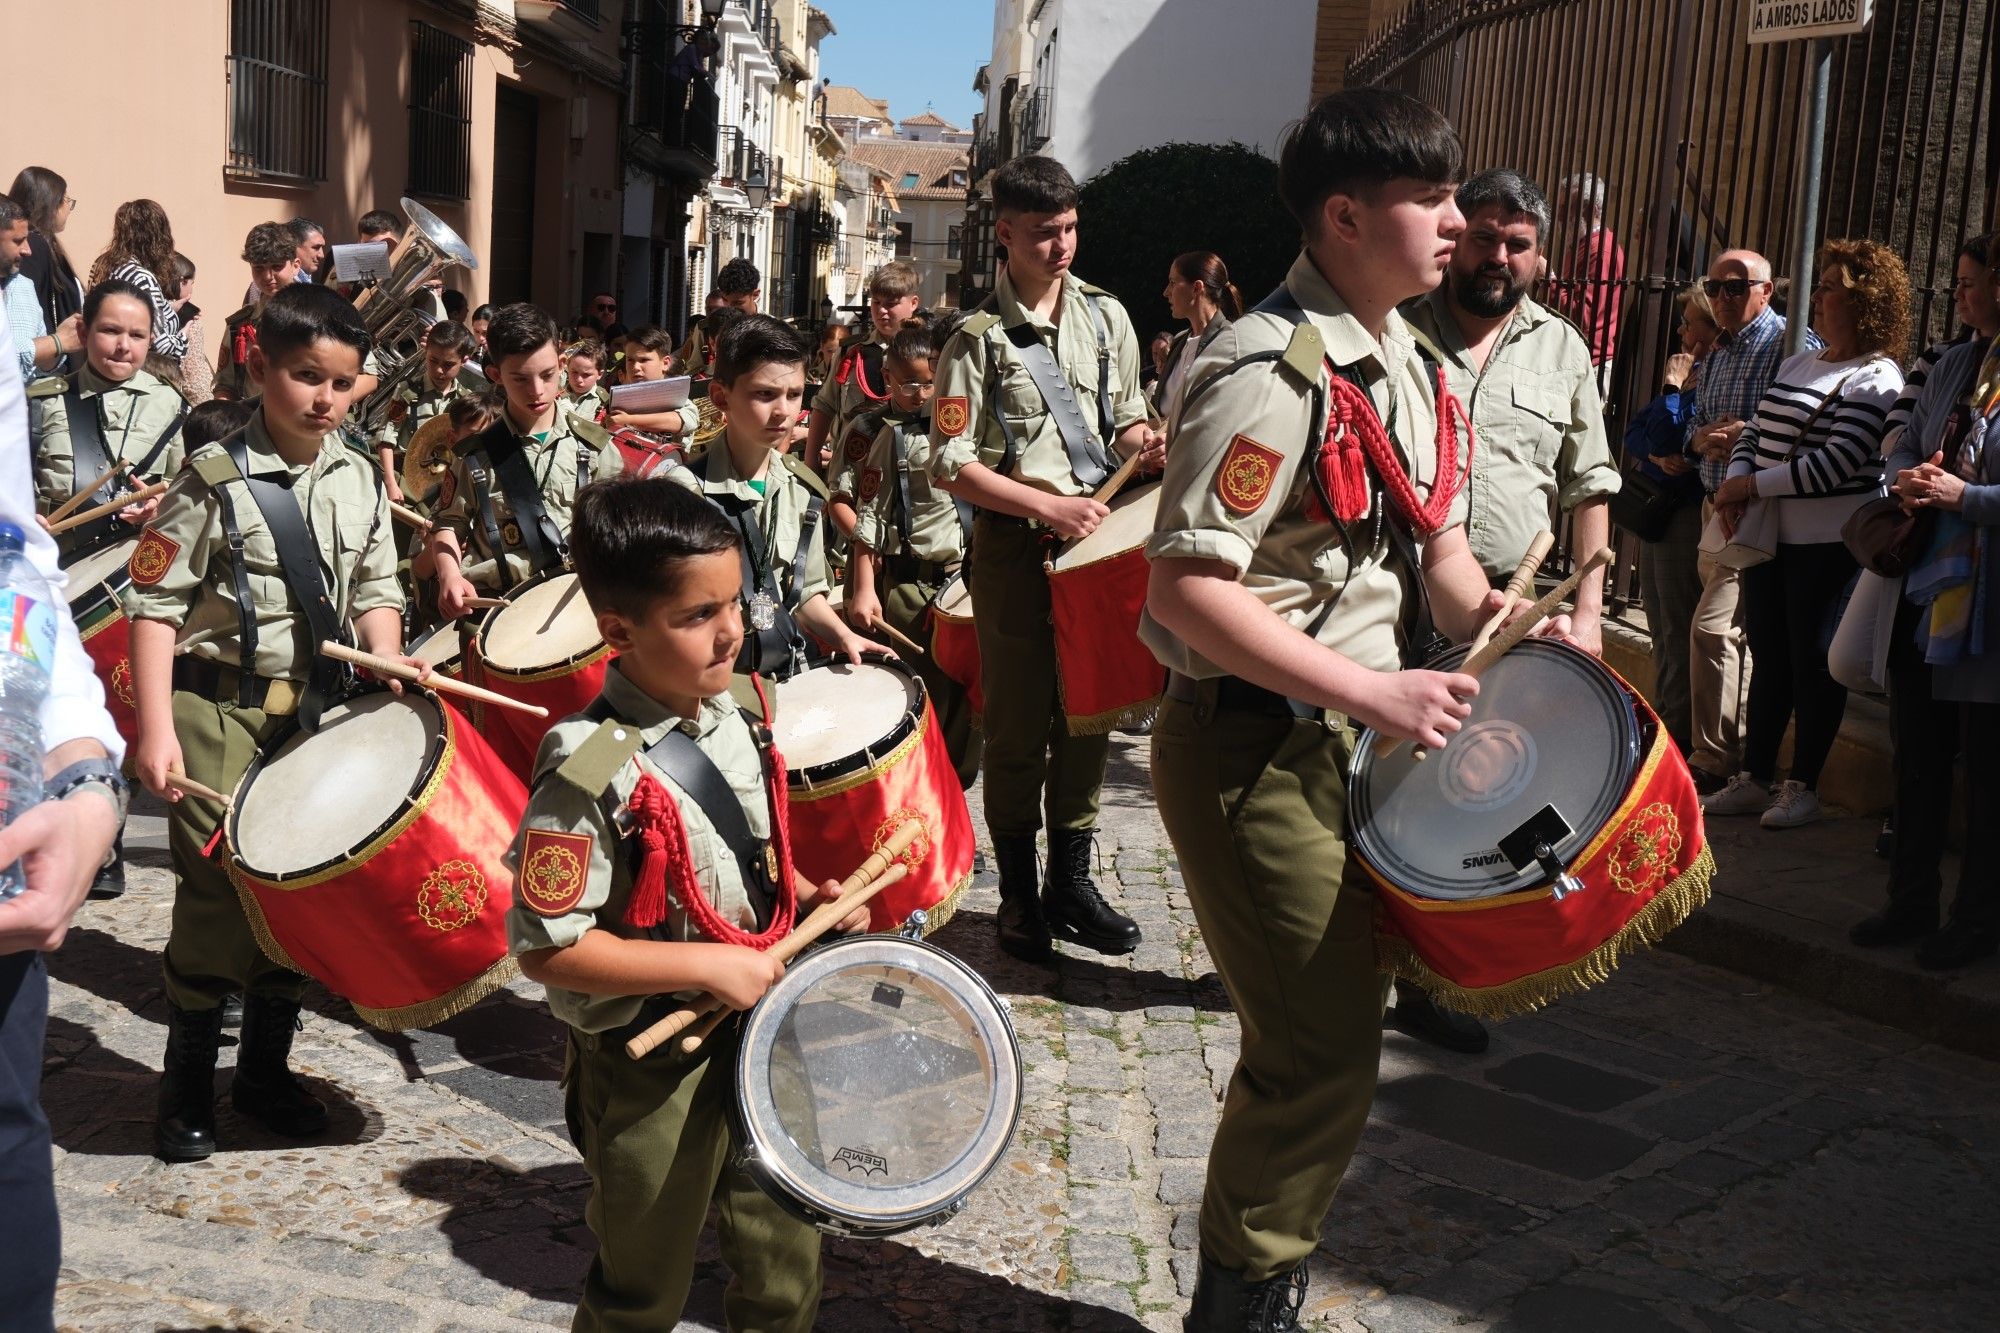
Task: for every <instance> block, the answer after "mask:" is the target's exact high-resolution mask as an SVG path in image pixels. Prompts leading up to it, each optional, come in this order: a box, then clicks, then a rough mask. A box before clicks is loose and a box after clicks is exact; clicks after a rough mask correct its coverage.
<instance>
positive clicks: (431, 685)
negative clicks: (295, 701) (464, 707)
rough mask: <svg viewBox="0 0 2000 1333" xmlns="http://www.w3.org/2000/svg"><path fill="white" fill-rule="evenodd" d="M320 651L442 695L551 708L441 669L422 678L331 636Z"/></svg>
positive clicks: (541, 712)
mask: <svg viewBox="0 0 2000 1333" xmlns="http://www.w3.org/2000/svg"><path fill="white" fill-rule="evenodd" d="M319 650H320V651H321V652H322V653H324V654H326V655H327V656H328V657H332V658H337V659H339V660H340V661H342V662H351V663H353V664H354V665H355V666H361V667H367V668H368V669H369V670H370V671H373V672H374V673H375V674H376V675H378V676H394V677H395V678H396V679H397V680H405V681H409V682H410V683H411V684H415V685H422V686H423V687H424V688H425V689H427V690H436V691H437V692H438V693H439V694H457V695H462V696H464V697H465V698H467V699H477V700H479V701H480V702H481V703H487V704H493V705H495V706H496V707H499V708H511V709H513V710H514V711H515V712H517V713H533V714H534V715H535V716H536V717H547V716H548V715H549V710H548V709H546V708H544V707H542V706H541V705H540V704H529V703H522V702H521V701H520V700H519V699H510V698H508V697H507V696H506V695H504V694H496V693H495V692H494V691H492V690H489V689H484V688H482V687H480V686H478V685H468V684H466V683H465V682H464V681H462V680H454V679H453V678H452V677H450V676H447V675H444V674H443V673H441V672H436V671H433V672H432V673H431V674H430V676H429V678H428V679H419V677H421V676H423V672H421V671H419V670H418V669H417V668H416V667H413V666H408V665H406V664H404V663H402V662H398V661H396V660H394V659H393V658H388V657H377V656H376V655H375V654H374V653H364V652H362V651H361V650H360V649H359V648H349V647H348V646H347V645H346V644H344V643H335V642H333V640H331V639H328V640H327V641H326V642H324V643H322V644H320V646H319Z"/></svg>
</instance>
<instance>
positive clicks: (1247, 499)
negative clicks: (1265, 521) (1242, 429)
mask: <svg viewBox="0 0 2000 1333" xmlns="http://www.w3.org/2000/svg"><path fill="white" fill-rule="evenodd" d="M1284 461H1285V456H1284V455H1283V454H1281V453H1279V452H1278V451H1277V450H1276V449H1271V448H1267V447H1266V446H1264V445H1261V444H1259V443H1257V441H1255V440H1253V439H1251V438H1250V437H1249V436H1248V435H1238V436H1237V437H1236V438H1235V439H1233V440H1231V441H1230V442H1229V452H1228V453H1226V454H1224V455H1223V456H1222V465H1221V466H1220V467H1218V468H1217V469H1216V470H1215V493H1216V494H1217V495H1218V496H1220V497H1221V499H1222V503H1223V504H1224V505H1226V506H1228V508H1229V509H1230V510H1231V512H1233V513H1238V514H1254V513H1256V512H1257V510H1258V508H1259V507H1260V506H1262V505H1263V503H1264V500H1265V499H1266V497H1268V496H1269V495H1270V494H1271V486H1272V483H1274V482H1275V481H1276V480H1277V479H1278V466H1279V464H1281V463H1283V462H1284Z"/></svg>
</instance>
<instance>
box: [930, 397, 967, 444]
mask: <svg viewBox="0 0 2000 1333" xmlns="http://www.w3.org/2000/svg"><path fill="white" fill-rule="evenodd" d="M931 419H932V420H933V421H935V422H936V423H937V428H938V431H939V433H940V434H943V435H963V434H965V428H966V427H967V426H969V425H971V424H972V403H971V402H970V400H968V399H964V398H940V399H938V400H937V406H935V407H933V408H932V409H931Z"/></svg>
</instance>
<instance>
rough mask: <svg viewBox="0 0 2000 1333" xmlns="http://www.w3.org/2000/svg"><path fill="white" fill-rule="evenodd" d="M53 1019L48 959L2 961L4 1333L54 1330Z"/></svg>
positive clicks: (0, 1274)
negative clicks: (49, 1035)
mask: <svg viewBox="0 0 2000 1333" xmlns="http://www.w3.org/2000/svg"><path fill="white" fill-rule="evenodd" d="M48 1019H49V973H48V969H47V968H46V967H45V966H44V965H43V963H42V956H41V955H40V954H38V953H13V954H5V955H0V1255H4V1256H5V1258H4V1259H0V1329H6V1330H8V1333H13V1330H31V1329H32V1330H35V1333H47V1330H49V1329H51V1328H54V1327H55V1299H56V1269H57V1267H58V1266H59V1265H60V1264H61V1261H62V1234H61V1231H60V1225H61V1224H60V1222H59V1221H58V1219H57V1217H56V1182H55V1171H54V1168H53V1166H52V1165H51V1163H50V1161H49V1122H48V1118H47V1117H46V1116H44V1115H43V1114H42V1038H43V1036H44V1034H45V1033H46V1031H47V1028H48Z"/></svg>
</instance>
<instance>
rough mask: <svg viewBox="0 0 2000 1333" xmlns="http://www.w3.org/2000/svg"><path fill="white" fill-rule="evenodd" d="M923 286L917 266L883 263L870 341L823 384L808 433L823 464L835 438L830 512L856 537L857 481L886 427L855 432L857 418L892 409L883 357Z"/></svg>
mask: <svg viewBox="0 0 2000 1333" xmlns="http://www.w3.org/2000/svg"><path fill="white" fill-rule="evenodd" d="M921 287H922V282H921V280H920V278H919V277H918V274H917V270H916V267H915V266H914V265H912V264H909V263H906V262H904V261H902V260H897V261H895V262H893V263H888V264H884V265H882V267H880V268H878V269H876V270H875V271H874V272H873V273H871V274H869V275H868V338H867V340H866V341H864V342H860V343H856V344H855V345H854V346H852V347H850V348H848V349H847V350H846V351H844V352H842V353H841V356H840V364H839V365H838V366H837V367H836V368H835V369H834V372H833V373H832V374H831V375H829V376H827V380H826V383H824V384H822V385H820V387H819V396H818V397H817V398H815V399H813V405H812V409H813V410H812V426H811V427H810V428H809V429H808V430H807V432H806V450H805V456H806V461H807V462H808V463H810V464H812V465H813V466H814V467H818V466H819V455H820V448H821V446H823V445H824V444H826V443H827V441H829V440H831V441H832V442H833V447H834V455H833V461H832V462H830V463H828V464H827V467H826V487H827V490H828V491H829V492H830V493H831V495H832V499H831V500H829V501H828V502H827V510H828V512H829V513H831V514H832V515H833V526H834V527H835V528H836V529H838V530H839V532H840V534H841V535H842V536H843V537H852V536H853V535H854V522H855V512H856V509H857V508H858V506H857V505H856V504H855V503H854V500H855V496H854V485H855V477H856V475H857V473H858V472H859V470H860V467H861V460H862V459H864V458H866V457H867V456H868V451H869V449H870V448H871V447H873V445H874V443H875V433H876V431H877V430H879V429H880V428H881V423H880V422H879V421H878V422H875V423H873V425H872V426H871V427H870V428H869V429H866V430H859V431H857V430H855V429H854V425H855V419H856V418H857V417H859V416H861V414H862V413H864V412H871V411H873V412H879V411H881V410H882V409H883V408H884V407H886V406H887V405H888V401H889V389H888V385H887V383H886V380H885V377H884V373H883V370H882V357H883V354H884V353H885V351H886V350H887V348H888V346H889V340H890V339H891V338H893V337H895V336H896V331H897V330H898V329H900V328H902V327H903V321H905V320H907V319H910V318H912V317H913V316H915V314H916V313H917V304H918V300H919V291H920V288H921Z"/></svg>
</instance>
